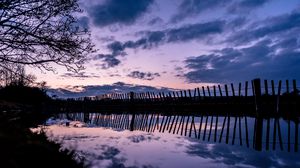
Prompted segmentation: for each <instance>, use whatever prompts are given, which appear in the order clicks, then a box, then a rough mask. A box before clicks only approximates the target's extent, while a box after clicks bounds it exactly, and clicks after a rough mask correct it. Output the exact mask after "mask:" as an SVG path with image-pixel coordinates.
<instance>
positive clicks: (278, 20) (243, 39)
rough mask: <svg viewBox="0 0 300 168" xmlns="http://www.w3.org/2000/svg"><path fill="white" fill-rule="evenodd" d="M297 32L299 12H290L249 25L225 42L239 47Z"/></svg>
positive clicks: (299, 25)
mask: <svg viewBox="0 0 300 168" xmlns="http://www.w3.org/2000/svg"><path fill="white" fill-rule="evenodd" d="M299 32H300V12H292V13H290V14H285V15H281V16H277V17H272V18H268V19H266V20H263V21H261V22H257V23H254V24H251V25H250V26H249V27H247V28H245V29H242V30H241V31H239V32H236V33H235V34H233V35H232V36H231V37H229V38H228V39H227V41H226V42H228V43H234V44H239V45H241V44H247V43H249V42H252V41H254V40H259V39H261V38H265V37H267V36H272V37H271V38H272V39H276V38H279V39H280V38H282V37H285V36H286V35H294V34H295V33H299Z"/></svg>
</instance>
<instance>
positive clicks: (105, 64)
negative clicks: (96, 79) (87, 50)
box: [91, 54, 121, 69]
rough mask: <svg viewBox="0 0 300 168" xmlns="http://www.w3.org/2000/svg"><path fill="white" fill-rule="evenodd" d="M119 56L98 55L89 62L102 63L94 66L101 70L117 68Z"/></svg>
mask: <svg viewBox="0 0 300 168" xmlns="http://www.w3.org/2000/svg"><path fill="white" fill-rule="evenodd" d="M118 56H119V55H114V54H98V55H96V56H94V57H93V58H92V59H91V60H94V61H96V60H100V61H102V63H97V64H96V66H100V68H101V69H108V68H112V67H115V66H118V65H119V64H120V63H121V61H120V60H119V59H118V58H117V57H118Z"/></svg>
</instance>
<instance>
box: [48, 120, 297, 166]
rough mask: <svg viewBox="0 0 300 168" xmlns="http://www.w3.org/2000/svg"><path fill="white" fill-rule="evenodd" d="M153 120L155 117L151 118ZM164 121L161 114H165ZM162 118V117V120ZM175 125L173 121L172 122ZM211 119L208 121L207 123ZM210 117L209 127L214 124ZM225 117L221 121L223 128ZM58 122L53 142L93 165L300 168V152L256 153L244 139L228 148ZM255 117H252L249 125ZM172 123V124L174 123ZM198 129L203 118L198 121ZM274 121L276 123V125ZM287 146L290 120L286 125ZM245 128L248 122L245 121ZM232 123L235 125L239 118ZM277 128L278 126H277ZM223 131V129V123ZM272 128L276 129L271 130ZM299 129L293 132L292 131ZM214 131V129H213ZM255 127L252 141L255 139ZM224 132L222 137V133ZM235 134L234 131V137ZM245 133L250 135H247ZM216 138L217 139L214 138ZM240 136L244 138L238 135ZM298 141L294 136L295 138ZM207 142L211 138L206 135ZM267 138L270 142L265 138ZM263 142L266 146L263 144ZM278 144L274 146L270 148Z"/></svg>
mask: <svg viewBox="0 0 300 168" xmlns="http://www.w3.org/2000/svg"><path fill="white" fill-rule="evenodd" d="M149 118H150V117H149ZM160 118H161V116H160ZM161 120H162V118H161ZM170 120H171V121H172V119H170ZM203 120H204V121H205V118H204V119H203ZM210 121H211V120H210V118H209V119H208V123H209V122H210ZM222 121H223V119H222V118H220V119H219V123H220V125H221V126H222ZM67 122H69V121H68V120H66V119H64V120H61V119H57V120H53V119H51V120H49V121H48V122H47V125H48V126H46V128H47V135H48V137H49V138H50V139H52V140H54V141H58V142H60V143H62V144H63V147H65V148H69V149H75V150H76V151H77V153H78V157H83V158H85V159H86V163H87V164H88V165H89V167H151V168H152V167H161V168H169V167H175V168H176V167H178V168H180V167H199V166H200V167H299V166H300V161H299V159H298V158H299V156H300V154H299V153H296V152H294V151H292V152H287V150H278V149H279V147H278V146H279V145H278V144H276V145H277V147H276V149H277V150H270V151H266V150H263V151H256V150H254V149H253V148H251V145H252V144H251V143H250V147H249V148H248V147H247V146H245V145H243V146H241V145H240V144H239V140H236V143H235V145H232V138H230V139H229V142H230V143H228V144H226V143H225V142H224V140H223V141H222V143H218V142H214V141H213V138H211V140H210V141H203V140H202V137H201V138H200V139H198V138H197V137H193V136H191V137H189V136H188V135H187V136H184V135H183V136H181V135H180V133H179V134H172V133H169V131H165V132H164V133H163V132H159V130H154V131H153V132H152V131H150V132H147V131H140V130H135V131H129V130H123V129H119V128H111V127H98V126H96V125H95V124H93V123H92V122H90V123H89V124H86V123H83V122H80V121H71V122H70V123H69V126H66V123H67ZM253 122H254V121H253V119H248V123H249V125H251V124H253ZM170 123H171V122H170ZM195 123H196V124H195V125H197V129H198V127H199V123H200V117H196V118H195ZM271 123H272V122H271ZM280 123H281V130H282V136H283V142H284V148H286V143H285V142H286V141H285V138H286V135H287V133H286V132H285V129H284V128H285V127H286V122H285V121H280ZM242 124H243V123H242ZM230 125H233V126H234V119H233V120H232V121H231V123H230ZM271 125H272V124H271ZM217 130H218V131H221V127H220V126H219V124H218V127H217ZM271 130H272V129H271ZM292 131H293V130H292ZM207 132H208V131H207ZM252 132H253V131H252V130H251V126H249V138H250V142H252V141H251V139H252V136H253V135H252ZM218 134H219V133H218ZM230 134H232V133H230ZM243 134H244V133H243ZM212 137H213V136H212ZM237 138H239V137H238V136H237ZM292 138H294V137H292ZM206 139H207V137H206ZM263 139H264V138H263ZM263 144H265V142H264V141H263ZM271 148H272V145H270V149H271Z"/></svg>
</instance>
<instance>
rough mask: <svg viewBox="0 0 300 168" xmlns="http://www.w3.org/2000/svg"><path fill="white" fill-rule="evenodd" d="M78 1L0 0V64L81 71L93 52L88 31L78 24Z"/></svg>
mask: <svg viewBox="0 0 300 168" xmlns="http://www.w3.org/2000/svg"><path fill="white" fill-rule="evenodd" d="M76 12H81V10H80V8H79V5H78V0H1V1H0V67H2V70H8V71H12V70H13V69H11V67H15V65H27V66H34V67H37V68H40V69H43V70H53V68H52V63H55V64H58V65H62V66H65V67H66V68H67V69H68V70H73V71H76V70H80V69H82V68H83V62H84V59H85V57H86V55H87V54H89V53H91V52H93V45H92V44H91V42H90V34H89V32H88V31H86V30H83V29H81V28H80V27H79V26H76V25H78V24H77V19H76V18H75V17H74V13H76Z"/></svg>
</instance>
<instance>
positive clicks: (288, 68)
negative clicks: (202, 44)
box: [185, 11, 300, 82]
mask: <svg viewBox="0 0 300 168" xmlns="http://www.w3.org/2000/svg"><path fill="white" fill-rule="evenodd" d="M297 34H300V13H299V12H297V11H294V12H292V13H289V14H284V15H281V16H276V17H272V18H267V19H265V20H262V21H259V22H255V23H253V24H250V25H249V26H246V27H243V28H241V30H240V31H237V33H234V34H233V35H231V36H229V38H228V39H227V40H226V43H227V44H229V45H236V46H238V47H229V48H224V49H221V50H214V51H212V52H211V53H210V54H205V55H200V56H196V57H189V58H187V59H186V60H185V63H186V67H187V68H188V69H189V71H188V72H187V73H185V77H186V78H187V79H188V81H190V82H232V81H243V80H251V79H253V78H256V77H261V78H267V79H275V80H279V79H286V78H289V79H300V75H299V73H296V72H299V71H300V66H299V65H300V38H299V37H298V36H295V35H297ZM245 45H247V47H245ZM241 46H243V47H241Z"/></svg>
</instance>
